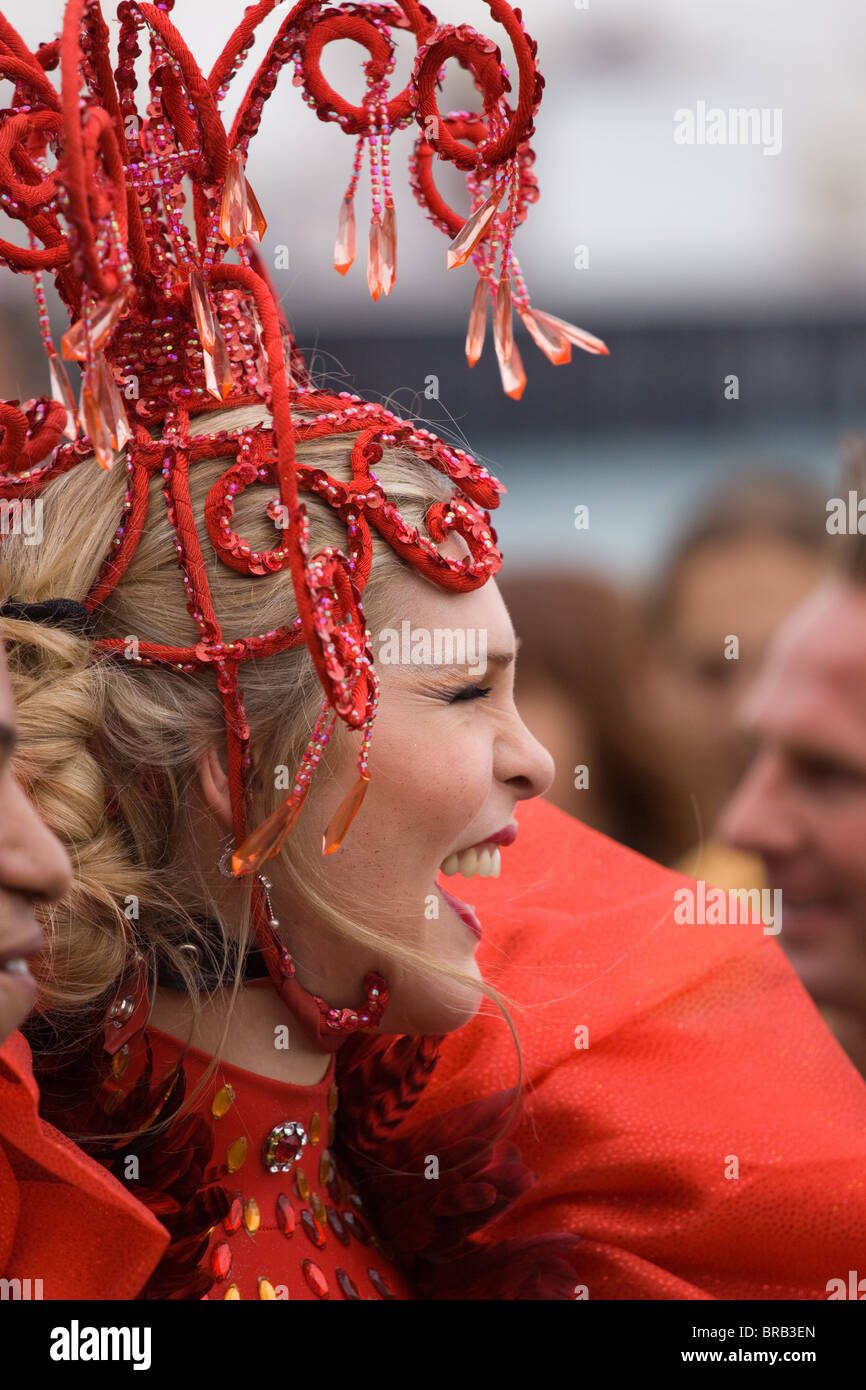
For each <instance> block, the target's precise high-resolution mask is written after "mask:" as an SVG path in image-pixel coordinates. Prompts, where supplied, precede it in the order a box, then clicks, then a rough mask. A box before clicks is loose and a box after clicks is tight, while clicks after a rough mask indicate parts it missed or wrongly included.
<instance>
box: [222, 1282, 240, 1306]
mask: <svg viewBox="0 0 866 1390" xmlns="http://www.w3.org/2000/svg"><path fill="white" fill-rule="evenodd" d="M240 1296H241V1292H240V1289H239V1288H238V1286H237V1284H229V1286H228V1288H227V1289H226V1291H225V1293H224V1294H223V1301H225V1300H226V1299H228V1300H229V1301H230V1302H232V1303H235V1302H237V1301H238V1300H239V1299H240Z"/></svg>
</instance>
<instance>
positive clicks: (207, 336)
mask: <svg viewBox="0 0 866 1390" xmlns="http://www.w3.org/2000/svg"><path fill="white" fill-rule="evenodd" d="M189 297H190V301H191V302H192V311H193V313H194V314H195V325H196V328H197V329H198V336H199V338H200V339H201V345H202V347H203V348H205V349H206V351H207V352H213V350H214V342H215V340H216V330H215V328H214V316H213V309H212V308H211V305H210V300H209V299H208V295H207V288H206V287H205V283H204V280H203V279H202V277H201V274H200V273H199V271H197V270H196V269H195V267H193V268H192V270H191V271H190V273H189Z"/></svg>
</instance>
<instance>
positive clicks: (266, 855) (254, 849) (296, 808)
mask: <svg viewBox="0 0 866 1390" xmlns="http://www.w3.org/2000/svg"><path fill="white" fill-rule="evenodd" d="M309 785H310V784H309V782H308V783H307V787H309ZM306 795H307V791H306V788H305V789H304V791H303V792H302V794H301V796H300V797H299V799H298V800H297V801H296V802H294V804H292V802H291V800H288V801H284V802H283V804H282V806H278V807H277V809H276V811H274V813H273V815H270V816H268V818H267V820H266V821H263V822H262V824H261V825H260V826H259V827H258V829H257V830H254V831H253V833H252V834H251V835H248V836H247V838H246V839H245V840H244V842H243V844H242V845H241V846H240V847H239V848H238V849H236V850H235V852H234V854H233V855H232V869H233V870H234V872H235V874H248V873H252V871H253V870H254V869H257V868H258V866H259V864H262V863H263V862H264V861H265V860H266V859H270V857H271V855H273V854H277V853H278V851H279V850H280V848H281V846H282V844H283V841H284V840H285V839H286V838H287V837H288V835H289V833H290V831H291V830H292V828H293V827H294V824H295V821H296V820H297V819H298V816H299V815H300V813H301V807H302V806H303V804H304V799H305V797H306Z"/></svg>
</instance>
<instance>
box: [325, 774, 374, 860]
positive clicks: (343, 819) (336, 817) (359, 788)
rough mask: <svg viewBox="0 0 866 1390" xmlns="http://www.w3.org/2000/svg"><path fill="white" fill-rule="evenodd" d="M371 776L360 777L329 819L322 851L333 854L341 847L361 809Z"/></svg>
mask: <svg viewBox="0 0 866 1390" xmlns="http://www.w3.org/2000/svg"><path fill="white" fill-rule="evenodd" d="M369 783H370V779H369V777H359V778H358V780H357V782H356V783H355V785H354V787H353V788H352V790H351V791H350V792H349V795H348V796H346V797H344V798H343V800H342V801H341V802H340V804H339V806H338V807H337V809H336V811H335V812H334V814H333V815H332V817H331V819H330V820H329V821H328V828H327V830H326V831H325V833H324V835H323V836H322V853H323V854H333V853H334V851H335V850H338V849H339V848H340V845H341V844H342V843H343V840H344V839H345V837H346V832H347V831H348V829H349V826H350V825H351V824H352V821H353V820H354V819H355V817H356V815H357V814H358V812H359V811H360V809H361V805H362V803H363V801H364V797H365V796H366V795H367V787H368V786H369Z"/></svg>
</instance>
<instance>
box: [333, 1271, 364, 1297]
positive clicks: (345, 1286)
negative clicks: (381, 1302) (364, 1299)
mask: <svg viewBox="0 0 866 1390" xmlns="http://www.w3.org/2000/svg"><path fill="white" fill-rule="evenodd" d="M337 1283H338V1284H339V1285H340V1292H341V1293H342V1295H343V1297H344V1298H350V1299H359V1300H360V1297H361V1295H360V1294H359V1293H358V1286H357V1284H356V1283H355V1281H354V1279H351V1278H350V1277H349V1275H348V1274H347V1273H346V1271H345V1270H344V1269H338V1270H337Z"/></svg>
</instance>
